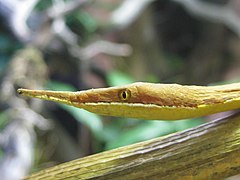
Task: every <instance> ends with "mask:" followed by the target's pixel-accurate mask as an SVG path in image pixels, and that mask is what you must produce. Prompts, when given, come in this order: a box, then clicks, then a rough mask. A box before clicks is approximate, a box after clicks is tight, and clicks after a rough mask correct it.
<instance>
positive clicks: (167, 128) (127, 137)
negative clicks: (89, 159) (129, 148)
mask: <svg viewBox="0 0 240 180" xmlns="http://www.w3.org/2000/svg"><path fill="white" fill-rule="evenodd" d="M172 132H175V125H174V124H173V123H171V122H169V121H142V122H141V123H140V124H139V125H137V126H136V127H134V128H132V129H130V130H126V131H125V132H123V133H122V134H121V135H120V136H119V137H118V138H115V139H114V140H113V141H110V142H108V143H107V145H106V149H113V148H117V147H121V146H125V145H128V144H132V143H136V142H140V141H144V140H148V139H152V138H154V137H158V136H163V135H166V134H169V133H172Z"/></svg>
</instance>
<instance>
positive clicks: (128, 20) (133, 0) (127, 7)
mask: <svg viewBox="0 0 240 180" xmlns="http://www.w3.org/2000/svg"><path fill="white" fill-rule="evenodd" d="M153 1H154V0H125V1H124V2H123V3H122V4H121V6H120V7H118V9H117V10H115V11H114V12H113V14H112V17H111V19H110V22H111V24H112V26H114V27H115V28H117V29H125V28H126V27H128V26H130V25H131V24H132V23H133V22H134V21H135V20H136V19H137V18H138V16H139V15H140V14H141V13H142V11H143V10H144V9H145V8H146V7H147V6H148V5H149V4H150V3H151V2H153Z"/></svg>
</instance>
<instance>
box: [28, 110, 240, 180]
mask: <svg viewBox="0 0 240 180" xmlns="http://www.w3.org/2000/svg"><path fill="white" fill-rule="evenodd" d="M139 133H141V132H139ZM239 156H240V113H238V114H236V115H232V116H229V117H226V118H222V119H218V120H214V121H212V122H209V123H206V124H203V125H200V126H198V127H195V128H191V129H188V130H185V131H182V132H178V133H174V134H171V135H168V136H165V137H160V138H156V139H152V140H149V141H145V142H141V143H137V144H133V145H129V146H125V147H121V148H118V149H114V150H110V151H106V152H103V153H99V154H95V155H92V156H88V157H84V158H82V159H77V160H74V161H71V162H67V163H64V164H60V165H57V166H55V167H52V168H49V169H46V170H42V171H40V172H37V173H35V174H32V175H31V176H28V177H26V179H53V178H54V179H65V178H73V179H74V178H76V179H90V178H93V179H94V178H98V179H110V178H114V179H143V178H148V179H149V178H157V179H176V178H179V177H181V178H185V179H188V178H189V179H192V178H194V179H221V178H225V177H229V176H232V175H236V174H239V173H240V157H239Z"/></svg>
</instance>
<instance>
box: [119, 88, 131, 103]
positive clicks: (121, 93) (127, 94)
mask: <svg viewBox="0 0 240 180" xmlns="http://www.w3.org/2000/svg"><path fill="white" fill-rule="evenodd" d="M118 96H119V98H120V99H121V100H122V101H127V100H129V98H130V97H131V92H130V91H129V90H128V89H123V90H121V91H119V94H118Z"/></svg>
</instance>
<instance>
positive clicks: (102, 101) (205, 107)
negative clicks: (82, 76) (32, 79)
mask: <svg viewBox="0 0 240 180" xmlns="http://www.w3.org/2000/svg"><path fill="white" fill-rule="evenodd" d="M18 92H19V93H20V94H22V95H25V96H30V97H35V98H40V99H45V100H50V101H56V102H60V103H65V104H68V105H71V106H75V107H78V108H82V109H85V110H87V111H90V112H93V113H97V114H101V115H106V116H118V117H129V118H138V119H156V120H177V119H186V118H193V117H199V116H205V115H209V114H214V113H218V112H222V111H228V110H233V109H238V108H240V83H233V84H227V85H219V86H195V85H191V86H188V85H179V84H154V83H143V82H137V83H133V84H129V85H124V86H116V87H109V88H98V89H90V90H84V91H78V92H66V91H47V90H28V89H19V90H18Z"/></svg>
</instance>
